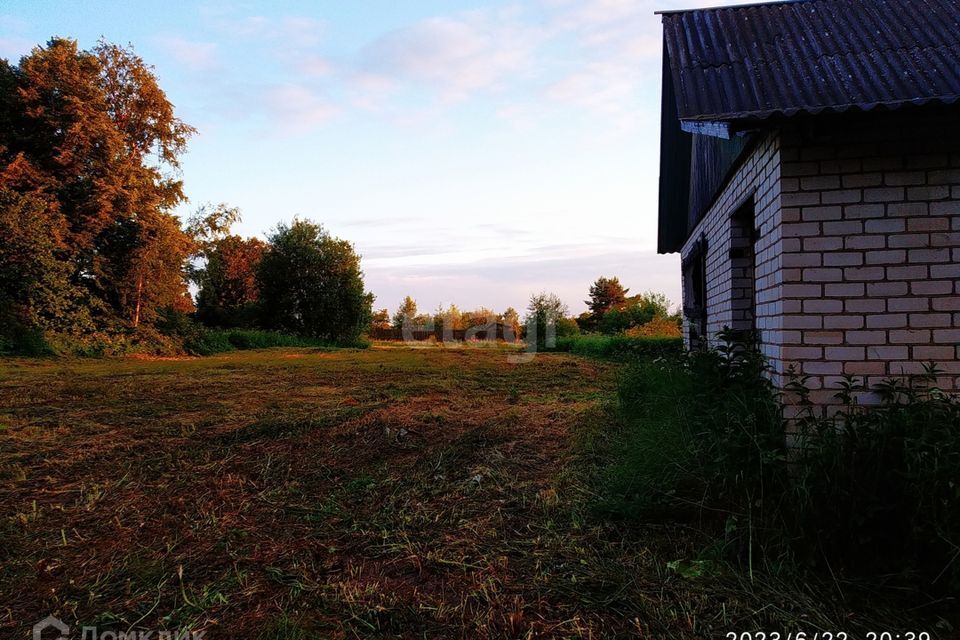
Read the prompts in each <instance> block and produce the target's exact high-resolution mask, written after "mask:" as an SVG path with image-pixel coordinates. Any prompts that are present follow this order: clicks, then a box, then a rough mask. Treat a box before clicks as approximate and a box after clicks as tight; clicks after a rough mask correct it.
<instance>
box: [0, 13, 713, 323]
mask: <svg viewBox="0 0 960 640" xmlns="http://www.w3.org/2000/svg"><path fill="white" fill-rule="evenodd" d="M710 4H716V2H712V3H711V2H709V0H707V1H704V0H657V1H655V2H651V1H649V0H527V1H524V2H513V1H506V2H498V1H490V0H488V1H485V2H463V1H458V0H447V1H444V2H438V1H433V0H417V1H414V0H404V1H402V2H401V1H398V0H352V1H351V2H341V1H335V0H327V1H322V2H321V1H316V0H314V1H310V2H280V1H273V2H243V1H238V0H227V1H222V2H221V1H210V2H203V1H201V2H187V1H185V0H167V1H166V2H155V1H152V2H138V1H127V2H122V3H121V2H98V1H95V0H84V1H83V2H81V1H79V0H75V1H69V2H68V1H62V2H55V1H52V0H2V1H0V57H3V58H7V59H9V60H11V61H15V60H18V59H19V57H20V56H22V55H24V54H26V53H28V52H29V51H30V49H31V48H32V47H34V46H36V45H38V44H43V43H45V42H46V41H47V40H48V39H49V38H50V37H51V36H61V37H70V38H74V39H76V40H78V41H79V43H80V46H81V47H83V48H89V47H92V46H93V45H94V44H95V43H96V41H97V40H98V39H99V38H101V37H103V38H105V39H106V40H108V41H110V42H114V43H118V44H132V45H133V47H134V49H135V50H136V52H137V53H138V54H139V55H140V56H141V57H143V58H144V60H145V61H146V62H147V63H149V64H151V65H153V66H154V67H155V72H156V74H157V76H158V78H159V80H160V85H161V87H162V88H163V89H164V90H165V91H166V93H167V96H168V98H169V99H170V100H171V102H173V104H174V105H175V108H176V112H177V115H178V116H179V117H180V118H181V119H183V120H185V121H186V122H187V123H189V124H191V125H193V126H194V127H196V128H197V130H198V133H197V135H196V136H195V137H194V138H192V139H191V141H190V145H189V150H188V152H187V154H186V155H185V156H184V158H183V160H182V172H183V175H182V178H183V180H184V185H185V190H186V193H187V196H188V197H189V202H187V203H185V204H184V205H182V206H181V207H180V208H179V210H178V213H179V214H180V215H182V216H185V215H187V214H189V213H190V212H191V211H193V210H195V209H196V208H197V207H198V206H200V205H201V204H203V203H207V202H211V203H219V202H225V203H228V204H230V205H232V206H236V207H239V208H240V209H241V211H242V212H243V220H242V222H241V223H240V224H239V225H237V226H236V227H235V229H234V230H235V232H237V233H239V234H241V235H250V236H259V237H266V235H267V234H268V233H269V231H270V230H271V229H272V228H274V227H275V226H276V225H277V224H278V223H280V222H289V221H290V220H292V219H293V218H294V217H295V216H299V217H302V218H308V219H310V220H313V221H316V222H320V223H322V224H323V225H324V226H325V227H326V228H327V229H328V230H329V231H330V232H331V233H332V234H333V235H335V236H338V237H341V238H344V239H347V240H350V241H351V242H353V243H354V245H355V247H356V249H357V251H358V253H359V254H360V255H361V256H362V268H363V271H364V273H365V281H366V285H367V288H368V289H369V290H370V291H372V292H373V293H374V294H375V295H376V302H375V303H374V306H375V307H376V308H382V307H387V308H389V309H390V310H391V311H393V310H394V309H395V308H396V307H397V305H398V304H399V303H400V301H401V300H402V299H403V297H404V296H405V295H411V296H413V297H414V298H415V299H416V300H417V302H418V305H419V307H420V309H421V310H432V309H435V308H436V307H437V306H438V305H441V304H442V305H448V304H450V303H454V304H456V305H457V306H459V307H460V308H462V309H472V308H475V307H480V306H484V307H488V308H491V309H494V310H496V311H502V310H504V309H505V308H506V307H508V306H513V307H514V308H517V309H521V310H522V309H524V308H525V307H526V304H527V301H528V299H529V297H530V295H531V294H532V293H535V292H540V291H550V292H554V293H556V294H558V295H559V296H560V297H561V298H562V299H563V300H564V301H565V302H566V303H567V304H568V305H569V307H570V310H571V312H572V313H574V314H576V313H579V312H580V311H582V310H584V309H585V305H584V302H583V301H584V300H585V298H586V297H587V290H588V288H589V286H590V284H591V283H592V282H593V281H594V280H595V279H596V278H597V277H599V276H608V277H611V276H618V277H619V278H620V281H621V282H622V283H623V284H624V285H625V286H627V287H629V288H630V290H631V292H632V293H640V292H643V291H660V292H663V293H666V295H667V296H668V298H669V299H670V300H671V301H673V302H674V304H676V303H678V302H679V299H680V277H679V271H680V267H679V257H678V256H677V255H676V254H674V255H667V256H658V255H657V253H656V228H657V183H658V172H659V170H658V158H659V111H660V73H661V48H662V41H661V33H660V19H659V17H658V16H655V15H654V11H655V10H662V9H671V8H687V7H693V6H707V5H710Z"/></svg>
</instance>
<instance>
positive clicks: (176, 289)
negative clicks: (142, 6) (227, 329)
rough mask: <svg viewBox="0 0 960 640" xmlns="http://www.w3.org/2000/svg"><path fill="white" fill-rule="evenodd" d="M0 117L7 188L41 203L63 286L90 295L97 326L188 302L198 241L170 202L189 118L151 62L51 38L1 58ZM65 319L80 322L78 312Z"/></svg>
mask: <svg viewBox="0 0 960 640" xmlns="http://www.w3.org/2000/svg"><path fill="white" fill-rule="evenodd" d="M0 124H3V125H5V126H2V127H0V189H3V190H7V191H10V192H13V193H16V194H20V196H25V197H29V198H31V201H32V202H42V203H43V205H44V207H45V208H46V213H45V214H44V215H45V217H46V219H47V220H48V223H47V224H48V225H49V227H50V233H51V237H53V238H55V245H56V246H55V247H54V248H53V250H52V253H53V255H54V257H55V259H56V261H57V262H58V263H61V264H65V265H66V268H67V269H68V271H69V277H68V278H67V281H68V287H67V289H68V290H69V291H65V292H64V294H65V295H68V296H69V297H71V298H75V299H83V300H84V306H85V308H86V311H87V315H88V316H89V317H90V318H91V319H92V321H93V323H94V325H95V326H96V328H98V329H105V328H106V329H109V328H121V327H123V326H128V327H129V326H132V327H136V326H137V325H139V324H140V323H141V322H144V321H150V320H152V319H153V318H154V317H155V315H156V312H157V310H158V309H160V308H163V307H166V306H177V305H181V304H182V301H183V300H184V293H185V292H186V280H185V266H186V259H187V257H188V256H189V254H190V253H191V252H192V248H193V245H192V241H191V239H190V237H189V236H187V235H186V234H185V233H184V232H183V231H182V230H181V228H180V224H179V221H178V219H177V218H176V217H175V216H174V215H173V212H172V210H173V207H174V206H176V205H177V204H179V203H180V202H182V201H183V200H184V195H183V190H182V184H181V182H180V180H179V178H178V176H177V172H178V170H179V160H178V159H179V156H180V154H182V153H183V151H184V149H185V147H186V142H187V139H188V138H189V137H190V135H191V134H192V133H193V129H192V128H191V127H189V126H188V125H186V124H184V123H183V122H182V121H181V120H179V119H178V118H176V116H175V115H174V112H173V107H172V105H171V104H170V102H169V101H168V100H167V98H166V95H165V94H164V92H163V91H162V90H161V89H160V86H159V84H158V82H157V78H156V76H155V75H154V74H153V70H152V68H151V67H149V66H148V65H146V64H145V63H144V61H143V60H142V59H141V58H140V57H138V56H137V55H136V54H134V52H133V51H132V50H131V49H129V48H123V47H118V46H116V45H112V44H109V43H106V42H103V41H101V42H100V43H98V44H97V46H96V47H95V48H94V49H93V50H92V51H82V50H80V49H79V48H78V46H77V43H76V42H75V41H73V40H66V39H60V38H55V39H53V40H50V42H49V43H48V44H47V46H46V47H36V48H34V49H33V51H32V52H31V53H30V54H29V55H27V56H24V57H23V58H22V59H21V60H20V63H19V65H17V66H11V65H10V64H8V63H6V62H3V64H2V65H0ZM13 201H14V199H12V198H11V197H8V198H6V199H4V200H0V206H3V204H2V203H3V202H13ZM8 213H9V211H8ZM10 215H12V214H10ZM34 241H35V242H36V243H38V246H40V245H41V244H42V243H47V242H49V238H40V237H37V238H34ZM2 259H3V256H2V255H0V260H2ZM61 321H62V323H63V324H66V325H68V326H67V327H65V328H66V329H68V330H74V331H79V330H82V329H83V326H82V324H83V323H82V322H80V321H79V316H78V318H77V322H75V323H71V322H69V319H68V318H62V317H61Z"/></svg>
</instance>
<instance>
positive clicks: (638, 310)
mask: <svg viewBox="0 0 960 640" xmlns="http://www.w3.org/2000/svg"><path fill="white" fill-rule="evenodd" d="M627 293H629V289H626V288H624V287H623V285H621V284H620V281H619V279H618V278H616V277H614V278H606V277H601V278H598V279H597V280H596V281H595V282H594V283H593V284H592V285H591V286H590V290H589V300H586V301H585V302H584V303H585V304H586V305H587V306H588V308H589V310H588V311H585V312H584V313H582V314H580V315H579V316H577V317H576V318H573V317H571V316H570V310H569V308H568V307H567V305H566V304H565V303H564V302H563V301H562V300H561V299H560V297H559V296H557V295H556V294H553V293H548V292H542V293H537V294H533V295H531V296H530V301H529V304H528V306H527V309H526V314H525V315H524V316H523V317H522V318H521V316H520V314H519V313H518V312H517V311H516V310H515V309H514V308H513V307H508V308H507V309H506V310H505V311H504V312H503V313H496V312H494V311H491V310H490V309H487V308H485V307H480V308H478V309H474V310H472V311H461V310H460V309H459V308H458V307H457V306H456V305H455V304H451V305H450V306H449V307H443V306H442V305H441V306H440V307H438V308H437V309H436V310H435V311H434V312H433V313H420V312H419V310H418V307H417V302H416V300H414V299H413V298H412V297H411V296H406V297H405V298H404V300H403V302H401V303H400V305H399V307H398V308H397V310H396V311H395V312H394V314H393V315H392V316H391V315H390V312H389V310H387V309H380V310H378V311H376V312H375V313H374V314H373V319H372V328H374V329H379V330H384V331H385V330H388V329H393V330H398V329H404V328H406V329H409V330H412V331H420V332H424V331H430V332H434V333H437V334H440V333H441V332H442V331H443V330H444V329H451V330H454V331H459V330H466V329H471V328H475V327H486V326H490V325H492V324H502V325H504V329H506V330H508V331H509V335H512V336H516V337H517V339H520V338H526V339H528V340H530V339H533V337H534V336H536V338H535V339H536V340H537V342H538V344H539V345H540V346H543V342H544V341H545V340H548V339H550V340H553V339H555V338H566V337H571V336H576V335H580V334H603V335H607V336H617V335H620V336H627V337H656V338H679V337H680V323H681V320H680V315H679V312H673V313H671V311H670V301H669V300H667V297H666V296H665V295H663V294H662V293H644V294H640V295H636V296H630V297H628V296H627ZM498 335H499V334H498Z"/></svg>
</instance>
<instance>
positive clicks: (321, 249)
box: [257, 220, 373, 341]
mask: <svg viewBox="0 0 960 640" xmlns="http://www.w3.org/2000/svg"><path fill="white" fill-rule="evenodd" d="M269 242H270V247H269V249H268V250H267V252H266V253H265V254H264V256H263V259H262V260H261V261H260V268H259V269H258V271H257V285H258V287H259V290H260V299H261V301H262V305H261V308H262V310H263V320H264V322H265V324H266V326H267V327H268V328H271V329H276V330H280V331H287V332H290V333H295V334H300V335H306V336H311V337H315V338H321V339H325V340H334V341H351V340H354V339H356V338H357V336H359V335H360V333H361V332H363V331H365V330H366V329H367V327H368V326H369V325H370V316H371V305H372V304H373V295H372V294H370V293H367V292H366V291H364V286H363V272H362V271H361V270H360V257H359V256H358V255H357V254H356V252H355V251H354V249H353V245H351V244H350V243H349V242H347V241H345V240H340V239H338V238H334V237H333V236H331V235H330V234H329V233H328V232H327V231H326V230H325V229H324V228H323V227H322V226H320V225H317V224H314V223H312V222H308V221H306V220H294V222H293V224H291V225H285V224H281V225H279V226H278V227H277V229H276V231H274V232H273V234H271V235H270V237H269Z"/></svg>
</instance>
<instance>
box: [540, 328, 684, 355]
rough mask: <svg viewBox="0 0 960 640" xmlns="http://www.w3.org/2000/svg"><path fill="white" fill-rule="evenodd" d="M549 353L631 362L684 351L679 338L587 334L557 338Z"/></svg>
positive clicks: (678, 353)
mask: <svg viewBox="0 0 960 640" xmlns="http://www.w3.org/2000/svg"><path fill="white" fill-rule="evenodd" d="M551 351H565V352H569V353H574V354H576V355H581V356H592V357H595V358H612V359H618V360H634V359H637V358H660V357H673V356H679V355H680V354H681V353H682V352H683V340H682V339H681V338H664V337H654V336H603V335H597V334H587V335H581V336H567V337H559V338H557V344H556V346H555V347H554V348H553V349H551Z"/></svg>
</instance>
